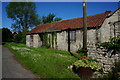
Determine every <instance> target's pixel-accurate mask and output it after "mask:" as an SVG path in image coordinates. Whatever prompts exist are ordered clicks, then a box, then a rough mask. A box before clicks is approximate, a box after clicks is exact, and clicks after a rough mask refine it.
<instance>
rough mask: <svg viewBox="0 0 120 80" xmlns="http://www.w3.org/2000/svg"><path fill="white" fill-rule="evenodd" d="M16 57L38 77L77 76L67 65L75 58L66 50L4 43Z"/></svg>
mask: <svg viewBox="0 0 120 80" xmlns="http://www.w3.org/2000/svg"><path fill="white" fill-rule="evenodd" d="M5 46H7V47H8V48H9V49H10V50H11V51H12V53H14V55H15V56H16V58H17V59H18V60H19V61H20V62H21V63H22V64H23V65H24V66H25V67H26V68H28V69H29V70H31V71H32V72H33V73H35V74H37V75H38V76H39V77H40V78H79V77H78V75H76V74H74V73H73V72H72V70H71V69H68V66H70V65H71V64H73V62H75V61H76V60H77V58H75V57H73V56H71V55H70V53H69V52H67V51H61V50H54V49H46V48H42V47H39V48H31V47H26V46H25V45H24V44H18V43H17V44H16V43H6V44H5Z"/></svg>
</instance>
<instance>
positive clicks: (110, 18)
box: [26, 8, 120, 52]
mask: <svg viewBox="0 0 120 80" xmlns="http://www.w3.org/2000/svg"><path fill="white" fill-rule="evenodd" d="M119 15H120V8H118V9H117V10H116V11H114V12H111V11H106V12H104V13H101V14H95V15H91V16H87V46H88V48H89V47H95V44H96V43H98V42H105V41H109V39H110V37H116V36H117V35H118V34H119V32H120V20H119V17H120V16H119ZM82 21H83V18H82V17H81V18H75V19H69V20H63V21H58V22H52V23H48V24H43V25H39V26H37V27H35V28H34V29H32V30H31V31H29V32H28V33H27V35H26V45H27V46H31V47H39V46H42V45H43V46H44V45H46V46H47V47H50V48H55V49H59V50H65V51H73V52H76V51H78V50H79V49H81V48H82V46H83V30H82V29H83V22H82Z"/></svg>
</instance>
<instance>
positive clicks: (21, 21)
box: [6, 2, 40, 31]
mask: <svg viewBox="0 0 120 80" xmlns="http://www.w3.org/2000/svg"><path fill="white" fill-rule="evenodd" d="M35 8H36V6H35V3H33V2H10V3H9V4H8V5H7V7H6V12H7V17H8V18H11V19H12V20H13V21H14V23H13V24H12V26H11V27H12V28H13V30H15V31H25V30H28V29H30V28H32V27H34V26H37V25H38V24H40V19H39V18H38V14H36V10H35Z"/></svg>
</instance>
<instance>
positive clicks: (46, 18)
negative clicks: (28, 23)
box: [42, 13, 62, 24]
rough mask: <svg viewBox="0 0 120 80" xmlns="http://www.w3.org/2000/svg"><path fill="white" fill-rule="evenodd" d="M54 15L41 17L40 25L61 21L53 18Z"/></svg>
mask: <svg viewBox="0 0 120 80" xmlns="http://www.w3.org/2000/svg"><path fill="white" fill-rule="evenodd" d="M55 16H56V15H55V14H53V13H50V14H48V15H47V16H43V17H42V24H46V23H51V22H57V21H60V20H62V18H58V17H55Z"/></svg>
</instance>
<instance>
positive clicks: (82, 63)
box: [73, 56, 100, 70]
mask: <svg viewBox="0 0 120 80" xmlns="http://www.w3.org/2000/svg"><path fill="white" fill-rule="evenodd" d="M80 58H81V59H80V60H78V61H76V62H75V63H74V64H73V65H75V66H76V67H77V68H79V67H90V68H91V69H94V70H96V69H99V68H100V65H99V63H97V62H96V61H95V60H94V59H92V58H89V57H87V56H82V57H80Z"/></svg>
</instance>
